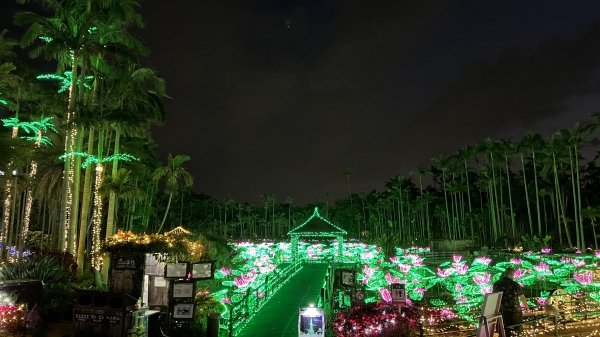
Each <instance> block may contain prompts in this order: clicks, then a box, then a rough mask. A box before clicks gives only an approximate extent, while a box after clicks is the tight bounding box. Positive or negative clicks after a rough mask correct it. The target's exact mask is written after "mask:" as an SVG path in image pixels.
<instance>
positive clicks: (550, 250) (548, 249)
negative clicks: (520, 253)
mask: <svg viewBox="0 0 600 337" xmlns="http://www.w3.org/2000/svg"><path fill="white" fill-rule="evenodd" d="M551 252H552V248H542V253H544V254H550V253H551Z"/></svg>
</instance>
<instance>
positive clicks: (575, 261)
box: [571, 259, 585, 267]
mask: <svg viewBox="0 0 600 337" xmlns="http://www.w3.org/2000/svg"><path fill="white" fill-rule="evenodd" d="M571 263H573V265H575V267H581V266H585V261H583V260H579V259H572V260H571Z"/></svg>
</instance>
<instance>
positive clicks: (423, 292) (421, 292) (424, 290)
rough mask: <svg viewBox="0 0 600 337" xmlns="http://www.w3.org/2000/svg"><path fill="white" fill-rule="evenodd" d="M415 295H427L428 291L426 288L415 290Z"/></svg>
mask: <svg viewBox="0 0 600 337" xmlns="http://www.w3.org/2000/svg"><path fill="white" fill-rule="evenodd" d="M413 291H414V292H415V293H420V294H421V296H424V295H425V292H426V291H427V289H425V288H416V289H415V290H413Z"/></svg>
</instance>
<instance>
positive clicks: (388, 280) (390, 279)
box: [385, 273, 392, 284]
mask: <svg viewBox="0 0 600 337" xmlns="http://www.w3.org/2000/svg"><path fill="white" fill-rule="evenodd" d="M385 280H386V281H387V283H388V284H392V275H390V273H387V274H385Z"/></svg>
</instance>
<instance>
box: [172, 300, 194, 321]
mask: <svg viewBox="0 0 600 337" xmlns="http://www.w3.org/2000/svg"><path fill="white" fill-rule="evenodd" d="M173 319H175V320H192V319H194V303H176V304H175V305H174V306H173Z"/></svg>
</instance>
